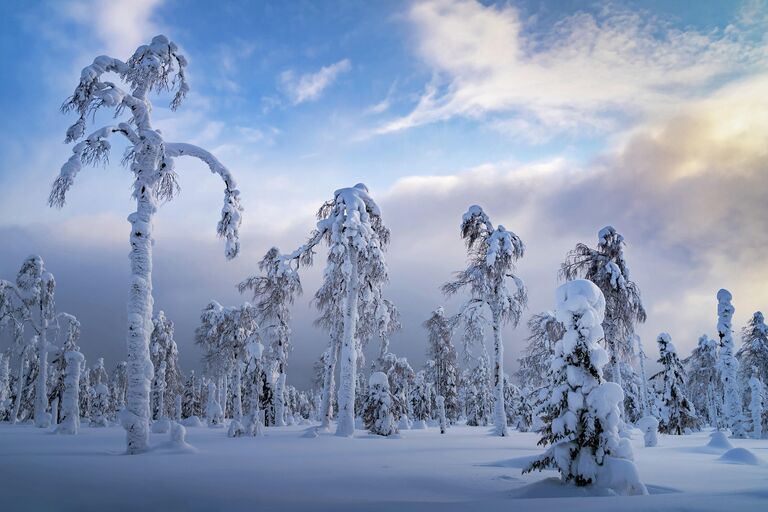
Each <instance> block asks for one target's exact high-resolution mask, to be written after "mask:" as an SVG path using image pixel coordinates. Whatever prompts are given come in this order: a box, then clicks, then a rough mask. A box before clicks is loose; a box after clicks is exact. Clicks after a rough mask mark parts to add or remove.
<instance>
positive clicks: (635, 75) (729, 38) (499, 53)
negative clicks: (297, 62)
mask: <svg viewBox="0 0 768 512" xmlns="http://www.w3.org/2000/svg"><path fill="white" fill-rule="evenodd" d="M408 19H409V21H410V22H411V24H412V25H413V27H414V28H415V37H416V42H417V46H416V50H417V53H418V55H419V56H420V58H421V59H422V60H423V61H424V63H425V64H426V65H427V66H428V67H429V68H430V69H431V70H432V71H433V73H434V75H433V79H432V80H431V81H430V83H429V84H427V86H426V88H425V90H424V92H423V94H422V95H421V97H420V99H419V101H418V103H417V104H416V106H415V107H414V108H413V109H412V110H411V111H410V112H409V113H408V114H406V115H404V116H402V117H399V118H396V119H392V120H390V121H389V122H387V123H385V124H383V125H381V126H380V127H379V128H378V132H379V133H386V132H393V131H398V130H404V129H408V128H411V127H414V126H419V125H423V124H427V123H432V122H436V121H443V120H447V119H450V118H453V117H457V116H459V117H468V118H483V117H487V116H489V115H490V116H494V117H496V118H498V117H500V116H501V117H504V116H507V117H511V116H515V117H516V118H517V119H518V121H516V122H515V123H513V124H510V123H506V124H502V125H500V126H501V127H502V128H503V129H504V130H506V131H513V132H514V133H526V132H528V131H529V130H530V129H531V127H532V126H533V125H541V126H543V127H545V128H546V129H547V131H548V133H550V134H557V133H562V132H567V131H574V130H578V129H580V128H581V127H583V126H599V127H606V126H607V127H610V126H612V120H614V119H615V118H617V117H618V116H627V115H629V116H632V115H637V114H644V113H646V112H649V111H654V110H655V109H663V108H665V107H669V106H673V105H674V104H675V103H676V102H677V101H679V100H680V99H681V98H689V97H691V96H692V95H694V96H695V95H696V94H697V93H701V92H704V91H706V90H707V89H708V88H711V87H712V86H713V85H714V84H716V83H717V82H718V81H719V82H723V81H728V80H730V79H732V78H733V77H736V76H739V75H740V74H743V73H748V72H751V73H754V72H758V71H760V70H765V69H766V67H768V43H767V42H766V41H765V40H764V39H763V38H761V37H759V36H758V37H753V36H754V35H755V34H758V30H759V27H756V26H755V25H754V24H752V25H749V26H748V25H747V24H746V23H743V22H739V21H737V22H734V24H732V25H728V26H727V27H724V28H723V29H722V30H718V31H711V32H699V31H696V30H693V29H685V30H681V29H677V28H674V27H672V26H670V25H669V24H667V23H665V22H663V21H661V20H659V19H657V18H655V17H653V16H651V15H649V14H648V13H644V12H632V11H627V10H620V9H617V8H604V9H602V10H601V11H599V12H598V13H596V14H590V13H586V12H579V13H576V14H573V15H570V16H567V17H565V18H562V19H561V20H560V21H559V22H557V23H555V24H554V26H552V27H546V28H547V30H543V29H542V27H537V26H534V25H535V23H536V22H535V20H533V19H525V18H523V16H522V15H521V13H520V11H519V10H518V9H517V8H515V7H514V6H513V5H510V4H504V5H503V6H501V7H496V6H485V5H483V4H480V3H478V2H474V1H470V0H431V1H425V2H416V3H414V4H413V6H412V7H411V9H410V11H409V13H408ZM520 120H522V121H520Z"/></svg>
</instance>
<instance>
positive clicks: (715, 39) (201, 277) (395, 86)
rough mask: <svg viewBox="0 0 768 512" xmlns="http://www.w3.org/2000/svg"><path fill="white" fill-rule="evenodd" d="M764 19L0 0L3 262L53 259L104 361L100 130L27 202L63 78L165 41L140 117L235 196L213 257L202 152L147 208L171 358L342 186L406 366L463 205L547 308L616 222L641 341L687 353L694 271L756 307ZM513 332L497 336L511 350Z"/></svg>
mask: <svg viewBox="0 0 768 512" xmlns="http://www.w3.org/2000/svg"><path fill="white" fill-rule="evenodd" d="M767 27H768V7H766V4H765V3H764V2H757V1H745V2H736V1H734V2H723V1H720V2H716V1H697V2H693V1H675V2H663V1H646V2H612V3H610V4H605V3H599V2H598V3H591V2H590V3H585V2H577V1H557V2H555V1H550V2H534V1H526V2H513V1H512V2H501V3H498V4H494V3H489V2H484V3H476V2H470V1H453V0H445V1H429V2H426V1H425V2H405V1H402V2H399V1H393V2H219V3H217V4H216V5H215V7H213V8H212V7H211V4H210V2H181V1H161V0H139V1H134V2H98V1H91V0H73V1H62V2H50V3H48V2H43V3H41V2H22V1H6V2H3V3H2V5H0V58H1V59H2V62H3V73H2V75H1V76H0V98H2V100H0V101H2V104H1V105H2V109H3V115H2V116H0V133H1V134H2V137H1V138H0V186H2V188H1V189H0V231H2V232H3V237H4V238H5V239H6V240H8V241H9V242H10V243H8V244H5V245H4V247H3V249H2V251H0V253H2V254H0V272H2V274H1V275H2V277H5V278H9V277H12V276H13V274H14V273H15V270H16V268H17V267H18V265H19V263H20V261H21V258H23V257H24V256H26V255H27V254H28V253H31V252H40V253H42V254H43V256H44V258H46V260H47V261H48V264H49V266H51V268H52V270H54V272H56V273H57V275H59V274H61V276H63V277H59V282H60V294H62V296H61V297H60V301H59V303H60V306H61V307H62V308H64V309H67V308H69V309H72V310H77V311H73V312H75V313H76V314H79V315H80V316H81V317H84V329H83V345H84V348H85V349H86V350H87V351H89V352H91V353H95V352H99V351H100V350H102V349H103V351H104V353H105V354H106V356H107V358H108V359H112V360H116V359H115V358H117V357H120V353H121V350H122V341H121V339H122V325H123V324H124V320H123V317H124V307H123V306H122V301H123V298H124V297H125V287H124V286H123V283H124V282H125V281H126V279H127V277H126V275H127V271H128V266H127V261H126V259H125V254H126V253H127V240H126V238H127V229H128V228H127V223H125V217H126V216H127V214H128V213H129V212H130V211H132V210H131V209H130V208H131V202H130V197H129V184H130V180H129V177H128V176H127V172H126V171H125V170H123V169H121V168H120V167H119V165H118V164H117V163H118V162H119V156H120V152H121V148H120V147H116V148H115V155H114V157H113V158H112V162H113V164H110V165H109V166H108V167H107V169H105V170H102V169H93V170H90V169H89V170H87V171H86V172H83V173H82V175H81V176H79V177H78V179H79V182H78V183H77V184H76V185H75V187H74V189H73V191H72V192H73V193H72V196H71V197H70V199H69V204H68V205H67V206H66V207H65V208H64V209H63V210H61V211H57V210H50V209H48V208H47V207H46V206H45V199H46V197H47V194H48V187H49V184H50V182H51V181H52V179H53V177H54V176H55V174H56V172H57V170H58V168H59V167H60V165H61V163H63V162H64V161H65V160H66V158H67V157H68V153H69V151H70V149H69V148H68V147H67V146H65V145H64V144H62V140H63V134H64V131H65V129H66V127H67V126H68V125H69V124H70V123H71V122H72V120H71V119H69V118H68V117H67V116H64V115H62V114H60V113H59V111H58V108H59V106H60V104H61V102H62V101H63V100H64V99H65V98H66V96H67V95H68V94H70V93H71V91H72V89H73V88H74V86H75V85H76V81H77V77H78V73H79V70H80V69H81V68H82V67H84V66H85V65H87V64H88V63H89V62H90V61H91V60H92V59H93V57H95V56H96V55H100V54H104V53H108V54H110V55H113V56H115V57H118V58H121V59H127V58H128V57H129V56H130V54H131V53H132V50H133V49H135V47H136V46H137V45H139V44H142V43H145V42H148V41H149V39H151V37H152V36H153V35H155V34H156V33H164V34H166V35H167V36H168V37H170V38H171V39H173V40H174V41H176V42H177V43H178V44H179V46H180V47H181V48H182V49H183V51H184V53H185V54H186V55H187V57H188V59H189V61H190V66H189V79H190V82H191V87H192V92H191V94H190V95H189V97H188V99H187V101H186V103H185V104H183V105H182V107H181V108H180V109H179V111H178V112H176V113H172V112H170V111H169V110H168V108H167V105H168V98H166V97H163V96H160V97H157V98H153V102H154V108H155V110H154V121H155V125H156V126H157V127H158V128H160V129H162V130H163V132H164V134H165V135H166V138H169V139H171V138H172V139H175V140H180V141H188V142H194V143H197V144H199V145H202V146H205V147H206V148H207V149H209V150H211V151H212V152H214V153H215V154H216V155H217V156H218V157H219V158H220V160H222V162H224V163H225V165H227V166H229V167H230V169H231V170H232V171H233V173H234V174H235V176H236V177H237V178H238V181H239V182H240V188H241V190H242V193H243V198H244V204H245V207H246V212H245V219H244V225H243V232H244V235H243V247H244V253H243V256H242V257H241V258H239V260H238V261H236V262H233V263H231V264H230V263H226V262H224V260H223V257H222V254H221V252H222V250H221V247H220V244H219V243H218V241H217V240H216V239H215V236H214V231H213V228H214V225H215V222H216V217H217V214H218V210H219V208H220V207H219V204H218V203H219V201H220V197H219V195H220V194H219V188H220V185H219V184H218V183H217V182H216V181H215V179H214V177H212V176H210V175H209V174H207V173H206V172H205V170H204V169H202V168H201V167H197V166H196V165H195V164H192V165H190V166H189V168H188V169H185V170H184V172H183V174H182V178H181V186H182V190H183V191H182V195H181V196H180V197H179V198H178V199H177V200H175V201H174V203H172V204H168V205H165V206H164V207H163V208H162V209H161V212H160V214H159V215H158V221H157V224H158V226H157V237H156V238H157V245H156V265H157V268H158V272H157V273H156V298H157V303H158V305H159V307H161V308H165V309H166V310H168V311H169V312H170V313H172V314H171V315H170V316H172V317H175V319H176V321H177V324H178V330H179V337H180V344H181V345H182V348H185V347H187V348H189V350H188V351H187V354H188V355H186V356H185V357H186V359H185V360H184V362H185V363H186V364H187V365H188V366H189V365H194V364H196V363H195V361H196V360H197V357H198V354H197V353H196V352H195V350H194V349H192V348H191V346H190V337H191V332H192V329H194V325H195V321H196V316H197V314H198V312H199V309H200V308H202V307H203V306H204V305H205V303H206V302H207V301H208V300H209V299H210V298H218V299H219V300H221V301H222V302H234V301H238V300H242V298H240V297H238V296H237V294H236V293H235V292H234V290H233V287H234V284H235V283H236V282H237V281H239V280H240V279H242V278H243V277H245V276H246V275H247V274H248V273H250V272H252V271H254V270H255V267H256V261H257V259H258V258H259V256H260V255H261V254H263V252H264V251H265V250H266V248H268V247H269V246H270V245H272V244H279V245H280V246H281V247H284V248H286V249H288V248H290V247H292V246H294V245H297V244H298V243H300V242H301V241H302V239H303V237H304V236H305V234H306V233H307V232H308V231H309V230H310V229H311V227H312V222H313V221H312V214H313V212H314V210H315V209H316V207H317V206H318V205H319V204H320V203H321V202H322V201H323V200H324V199H325V198H327V197H328V196H329V195H330V194H331V193H332V191H333V190H334V189H336V188H338V187H340V186H347V185H350V184H353V183H356V182H359V181H364V182H365V183H367V184H368V186H369V187H370V188H371V190H372V193H373V194H374V197H377V198H379V200H380V202H381V203H382V206H383V208H384V215H385V220H387V219H389V223H390V225H391V227H392V230H393V246H392V250H391V251H390V261H391V264H392V272H391V294H392V297H393V298H394V299H396V302H398V300H399V303H400V305H401V309H403V310H404V320H405V322H404V324H405V326H404V329H403V331H402V332H401V333H400V334H399V335H398V337H397V338H396V339H395V340H394V342H393V349H395V350H396V351H399V352H401V353H403V354H406V355H408V356H409V357H411V358H413V359H414V361H415V363H414V364H420V362H419V361H420V359H419V358H421V357H422V354H423V351H424V350H423V347H424V346H423V333H422V332H421V328H420V322H421V320H423V319H424V318H425V317H426V315H427V314H428V313H429V311H430V309H433V308H434V307H435V306H437V305H439V303H441V302H442V298H441V297H440V295H439V293H438V292H437V288H438V286H439V285H440V283H441V282H442V281H444V280H445V279H447V278H448V277H449V275H450V271H452V270H456V269H458V268H459V267H460V266H461V264H462V262H463V258H464V256H463V253H462V247H461V243H460V241H459V240H458V236H457V233H456V232H455V231H456V223H457V222H458V219H459V216H460V215H461V213H462V211H463V209H465V208H466V206H468V205H469V204H472V203H480V204H483V205H484V206H486V208H487V209H488V210H489V213H490V214H491V216H492V218H493V219H494V220H495V221H496V222H502V223H504V224H505V225H506V226H507V227H508V228H510V229H513V230H514V231H516V232H517V233H518V234H519V235H520V236H521V237H522V238H523V240H524V241H526V243H527V244H528V247H529V252H528V254H529V256H528V257H526V258H525V259H524V261H523V262H522V263H521V268H520V271H521V275H522V276H523V278H526V279H527V281H528V282H529V286H531V310H530V313H533V312H536V311H537V310H540V309H543V308H546V307H551V301H552V290H553V289H554V287H555V286H556V284H557V278H556V270H557V264H558V262H559V261H561V260H562V258H563V257H564V255H565V252H566V251H567V250H568V249H569V248H570V247H572V246H573V245H574V244H575V243H576V242H577V241H585V242H589V243H593V242H594V239H595V238H596V233H597V231H598V230H599V229H600V228H601V227H603V225H605V224H609V223H612V224H616V227H617V228H618V229H619V230H620V231H622V232H623V233H624V234H625V236H626V237H627V239H628V241H629V244H630V245H629V248H628V257H629V259H630V264H631V265H632V267H633V271H634V275H633V277H634V278H635V279H636V280H637V281H638V284H639V285H640V287H641V289H642V290H643V291H644V293H645V297H646V301H647V305H648V306H649V311H650V312H651V315H650V318H649V322H648V324H647V326H644V331H643V335H644V336H645V337H646V338H647V341H646V343H647V344H650V343H651V341H652V339H653V336H655V334H656V333H658V332H659V331H661V330H669V331H670V332H671V333H672V334H673V338H677V337H680V338H681V339H680V340H679V344H680V345H682V346H683V347H685V348H686V349H689V348H690V347H691V346H692V345H693V343H695V340H696V338H697V337H698V335H699V334H701V333H702V332H705V331H707V330H709V331H712V330H713V326H714V321H713V318H714V314H715V312H714V293H715V292H716V291H717V288H719V287H721V286H727V287H730V288H732V289H733V291H734V296H735V301H736V308H737V320H744V319H746V317H747V315H749V314H750V313H751V311H752V310H754V309H758V308H761V307H762V308H765V307H767V306H768V292H766V291H765V289H764V287H758V286H756V285H754V283H756V282H760V281H761V280H762V282H764V279H765V278H766V277H768V268H766V264H765V263H764V261H765V260H764V258H763V257H762V256H760V255H762V254H764V250H765V249H766V248H768V247H766V236H767V235H766V234H765V233H766V232H768V230H766V229H765V228H766V227H768V226H766V221H765V219H766V218H768V215H764V214H766V213H768V212H767V211H766V206H765V201H764V199H763V198H764V195H763V194H764V192H766V191H768V190H766V183H765V181H766V180H765V171H766V164H765V162H766V161H768V160H766V158H765V157H766V154H765V149H764V148H765V145H764V142H763V143H761V142H760V141H761V140H762V141H764V140H765V137H764V136H765V135H768V126H766V122H765V121H764V120H761V119H764V118H765V116H763V115H761V113H765V112H766V110H768V105H766V99H765V94H764V92H763V93H760V92H759V91H764V90H765V87H764V86H765V85H766V84H767V83H768V79H767V78H766V77H767V76H768V75H767V74H766V73H767V71H766V70H767V69H768V42H767V41H766V35H765V34H766V33H767V31H766V28H767ZM107 119H108V117H107V116H104V117H103V118H98V119H97V122H99V121H106V120H107ZM94 127H95V125H94ZM180 262H182V263H183V265H180V264H179V263H180ZM319 271H320V269H319V268H318V269H315V270H313V271H311V272H310V273H309V274H308V275H307V276H306V283H305V288H306V289H307V295H308V297H307V300H308V299H309V296H310V295H311V292H312V291H313V290H314V286H315V285H316V283H317V281H318V279H319ZM75 283H76V284H75ZM304 302H306V301H303V302H302V304H301V305H299V306H297V311H296V322H297V325H296V346H297V348H296V351H295V355H294V356H293V357H295V359H296V363H295V364H296V365H297V367H298V368H299V369H303V370H306V369H307V368H308V367H309V365H310V364H311V360H312V359H314V358H315V357H316V356H317V355H318V354H319V353H320V352H321V350H322V347H323V346H324V341H323V340H324V336H323V334H322V333H320V332H318V331H316V330H313V328H312V326H311V320H312V315H313V313H312V311H311V310H310V309H309V308H308V307H307V306H306V304H304ZM121 315H122V316H121ZM739 315H740V316H739ZM524 335H525V332H524V329H517V330H514V331H513V330H511V329H510V332H509V336H508V339H509V346H510V348H511V350H510V351H509V353H510V355H509V361H510V364H512V363H513V361H514V357H515V355H516V352H517V350H519V348H520V347H521V346H522V343H523V341H522V339H523V337H524ZM107 337H109V338H110V339H109V341H105V340H104V338H107ZM94 357H95V356H94ZM302 383H303V382H302Z"/></svg>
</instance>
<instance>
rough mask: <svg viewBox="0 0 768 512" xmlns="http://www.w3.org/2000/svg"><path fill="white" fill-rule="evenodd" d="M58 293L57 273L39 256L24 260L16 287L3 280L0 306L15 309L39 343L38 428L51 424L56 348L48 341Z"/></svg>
mask: <svg viewBox="0 0 768 512" xmlns="http://www.w3.org/2000/svg"><path fill="white" fill-rule="evenodd" d="M55 291H56V280H55V279H54V278H53V274H51V273H50V272H48V271H47V270H46V269H45V265H44V264H43V259H42V258H41V257H40V256H36V255H33V256H30V257H28V258H27V259H26V260H24V262H23V263H22V265H21V269H19V272H18V274H17V275H16V283H15V285H14V284H12V283H10V282H8V281H0V303H4V304H5V306H4V309H6V310H13V311H14V312H15V315H16V316H17V318H18V320H19V321H20V322H21V323H22V324H24V325H28V326H30V327H31V328H32V330H33V332H34V335H35V337H36V340H37V341H36V344H35V346H36V348H37V354H36V355H37V358H36V363H35V366H36V369H37V372H36V384H35V391H34V397H35V405H34V410H35V412H34V419H35V426H36V427H38V428H46V427H48V426H50V424H51V415H50V413H49V412H48V405H49V404H48V388H47V381H48V352H49V351H51V350H52V347H51V345H50V343H49V339H48V338H49V335H50V332H49V331H50V330H51V329H52V328H53V327H54V323H55V322H56V310H55V301H54V294H55ZM11 303H15V304H14V305H11Z"/></svg>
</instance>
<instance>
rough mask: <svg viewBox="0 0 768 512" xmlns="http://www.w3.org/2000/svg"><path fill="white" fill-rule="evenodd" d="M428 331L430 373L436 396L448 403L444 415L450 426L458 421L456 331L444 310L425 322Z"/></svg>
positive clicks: (428, 370) (437, 311)
mask: <svg viewBox="0 0 768 512" xmlns="http://www.w3.org/2000/svg"><path fill="white" fill-rule="evenodd" d="M423 325H424V328H425V329H427V332H428V333H429V334H428V336H429V337H428V340H427V358H428V360H429V361H431V362H432V364H428V366H427V373H428V378H429V380H430V381H431V382H432V383H433V384H434V389H435V393H436V394H437V395H438V396H442V397H443V399H444V400H445V415H446V417H447V418H448V420H449V421H450V422H455V421H456V420H458V419H459V392H458V380H459V367H458V359H457V356H456V348H455V347H454V346H453V328H452V326H451V322H450V320H449V319H448V318H447V317H446V316H445V310H444V309H443V308H442V306H441V307H439V308H437V309H436V310H434V311H433V312H432V314H431V315H430V317H429V319H427V320H426V321H425V322H424V324H423Z"/></svg>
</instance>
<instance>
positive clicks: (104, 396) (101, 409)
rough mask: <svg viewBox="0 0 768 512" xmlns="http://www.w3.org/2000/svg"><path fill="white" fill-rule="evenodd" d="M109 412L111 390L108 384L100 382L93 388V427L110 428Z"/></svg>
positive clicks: (91, 416)
mask: <svg viewBox="0 0 768 512" xmlns="http://www.w3.org/2000/svg"><path fill="white" fill-rule="evenodd" d="M108 412H109V388H108V387H107V385H106V384H102V383H101V382H99V383H98V384H96V385H95V386H93V393H92V396H91V415H90V418H91V423H90V426H91V427H107V426H109V420H108V419H107V415H108Z"/></svg>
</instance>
